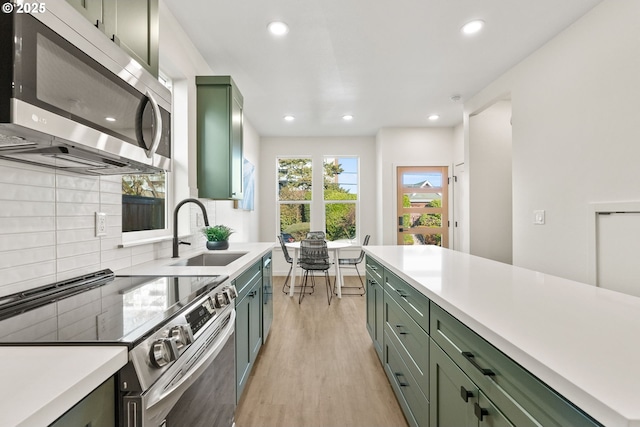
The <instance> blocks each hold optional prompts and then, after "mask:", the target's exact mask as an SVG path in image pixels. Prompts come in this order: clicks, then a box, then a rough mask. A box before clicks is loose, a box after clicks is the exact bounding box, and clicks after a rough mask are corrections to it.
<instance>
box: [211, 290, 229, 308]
mask: <svg viewBox="0 0 640 427" xmlns="http://www.w3.org/2000/svg"><path fill="white" fill-rule="evenodd" d="M213 302H214V304H215V307H216V308H222V307H224V306H225V305H227V300H226V298H225V297H224V294H222V293H217V294H215V295H214V296H213Z"/></svg>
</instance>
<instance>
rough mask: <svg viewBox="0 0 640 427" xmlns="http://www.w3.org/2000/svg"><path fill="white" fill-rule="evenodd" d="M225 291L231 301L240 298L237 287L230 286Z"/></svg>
mask: <svg viewBox="0 0 640 427" xmlns="http://www.w3.org/2000/svg"><path fill="white" fill-rule="evenodd" d="M225 291H226V292H227V294H228V295H229V298H230V299H234V298H237V297H238V291H236V287H235V286H234V285H230V286H228V287H227V288H225Z"/></svg>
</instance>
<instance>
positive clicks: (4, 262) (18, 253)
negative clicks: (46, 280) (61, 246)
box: [0, 246, 56, 271]
mask: <svg viewBox="0 0 640 427" xmlns="http://www.w3.org/2000/svg"><path fill="white" fill-rule="evenodd" d="M55 259H56V247H55V246H45V247H42V248H32V249H21V250H14V251H7V252H0V271H1V269H3V268H10V267H17V266H20V265H27V264H36V263H41V262H45V261H53V260H55Z"/></svg>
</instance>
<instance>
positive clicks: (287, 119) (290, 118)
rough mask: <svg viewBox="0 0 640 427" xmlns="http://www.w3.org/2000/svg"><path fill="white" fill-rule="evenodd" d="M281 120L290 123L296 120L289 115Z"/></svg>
mask: <svg viewBox="0 0 640 427" xmlns="http://www.w3.org/2000/svg"><path fill="white" fill-rule="evenodd" d="M283 118H284V119H285V120H286V121H288V122H292V121H294V120H295V119H296V118H295V117H293V116H290V115H287V116H284V117H283Z"/></svg>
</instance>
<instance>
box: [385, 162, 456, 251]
mask: <svg viewBox="0 0 640 427" xmlns="http://www.w3.org/2000/svg"><path fill="white" fill-rule="evenodd" d="M397 173H398V181H397V182H398V203H397V206H398V207H397V213H398V244H399V245H437V246H442V247H448V244H449V242H448V240H449V239H448V235H449V217H448V197H447V196H448V182H447V181H448V175H447V167H446V166H437V167H431V166H430V167H427V166H413V167H398V170H397Z"/></svg>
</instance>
